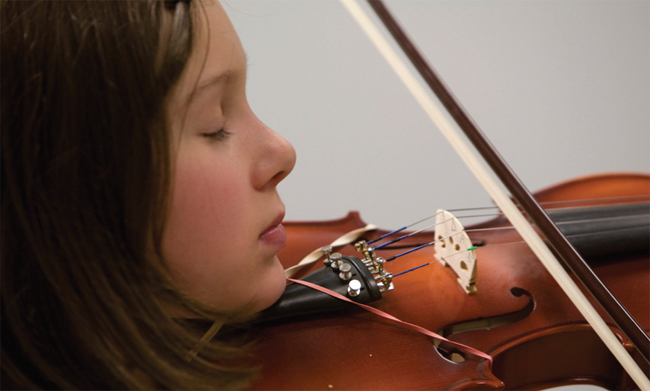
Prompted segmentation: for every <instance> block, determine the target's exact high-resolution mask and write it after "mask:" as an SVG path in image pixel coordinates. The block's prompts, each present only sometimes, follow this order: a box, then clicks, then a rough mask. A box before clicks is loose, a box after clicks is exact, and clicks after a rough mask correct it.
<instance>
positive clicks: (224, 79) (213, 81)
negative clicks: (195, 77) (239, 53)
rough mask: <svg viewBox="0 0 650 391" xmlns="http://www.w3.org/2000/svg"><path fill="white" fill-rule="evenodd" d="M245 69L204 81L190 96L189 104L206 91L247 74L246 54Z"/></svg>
mask: <svg viewBox="0 0 650 391" xmlns="http://www.w3.org/2000/svg"><path fill="white" fill-rule="evenodd" d="M244 59H245V62H244V69H243V70H239V69H238V70H226V71H224V72H223V73H220V74H218V75H216V76H214V77H211V78H209V79H208V80H206V81H204V82H203V83H201V84H200V85H198V86H197V87H196V88H194V91H192V93H191V94H190V96H189V97H188V98H187V104H190V103H192V100H194V98H196V97H197V96H198V95H201V94H202V93H203V92H204V91H205V90H207V89H210V88H211V87H213V86H216V85H219V84H221V83H227V82H229V81H230V80H233V79H236V78H238V77H241V75H242V74H245V73H246V70H247V69H248V55H246V53H244Z"/></svg>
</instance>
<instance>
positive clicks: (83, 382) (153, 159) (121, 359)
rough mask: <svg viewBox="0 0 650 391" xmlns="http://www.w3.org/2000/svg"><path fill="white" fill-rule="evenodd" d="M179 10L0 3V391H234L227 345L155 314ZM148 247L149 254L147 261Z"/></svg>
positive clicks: (184, 38) (180, 301)
mask: <svg viewBox="0 0 650 391" xmlns="http://www.w3.org/2000/svg"><path fill="white" fill-rule="evenodd" d="M197 5H198V4H191V3H190V2H188V1H181V2H174V1H171V2H170V1H164V2H163V1H153V0H149V1H141V0H134V1H132V0H122V1H95V0H85V1H82V0H78V1H53V0H44V1H22V0H18V1H6V0H3V1H2V3H0V14H1V23H2V24H1V29H2V32H1V34H2V37H1V43H0V45H1V46H0V47H1V48H2V49H1V50H2V52H1V59H0V60H1V62H0V71H1V78H2V79H1V81H2V82H1V91H2V96H1V99H2V106H1V119H0V120H1V126H2V136H1V137H2V138H1V152H2V182H1V186H2V199H1V202H2V226H1V235H2V236H1V240H2V249H1V257H2V260H1V262H2V264H1V266H2V276H1V278H2V280H1V281H2V282H1V284H2V286H1V289H2V383H3V384H2V386H3V387H2V388H3V389H6V388H8V387H10V388H14V387H19V388H65V389H72V388H82V389H94V388H102V389H107V388H113V389H118V388H119V389H124V388H173V389H180V388H192V389H198V388H233V387H241V386H242V385H243V384H245V381H246V379H248V378H249V377H250V374H251V371H250V370H248V369H246V368H245V367H239V366H236V365H234V364H229V363H230V362H232V359H233V358H236V359H241V356H242V353H241V352H242V349H241V348H240V347H238V346H227V345H224V344H223V343H219V342H214V343H212V344H209V345H208V346H206V347H205V348H204V349H203V350H202V352H201V354H200V355H199V356H197V357H196V358H195V359H193V360H191V361H190V362H188V361H187V360H186V358H187V352H188V351H189V350H190V349H191V348H192V346H193V345H194V344H195V343H196V342H197V340H198V339H199V338H200V336H201V335H202V332H203V331H204V330H202V329H201V328H200V327H196V326H195V325H194V324H193V323H191V322H183V321H178V320H174V319H172V318H171V317H170V315H169V313H170V311H169V309H170V308H177V309H178V308H182V309H184V310H186V311H189V312H193V313H195V314H198V315H200V316H202V317H204V318H209V317H210V316H212V317H214V316H215V315H214V314H211V313H210V312H209V311H208V310H206V309H204V308H201V306H200V305H199V304H197V303H194V302H192V301H191V300H189V299H187V298H185V297H184V296H183V295H182V294H181V293H179V292H178V291H177V290H176V289H175V288H174V287H173V285H172V284H171V283H170V282H169V281H170V280H169V278H168V276H167V274H166V268H165V265H164V262H163V261H162V256H161V250H160V249H161V237H162V231H163V228H164V223H165V211H166V205H167V198H168V193H169V187H170V186H169V182H170V175H171V174H170V156H169V155H170V152H169V139H170V135H169V129H168V124H167V118H166V113H165V99H166V96H167V95H168V93H169V91H170V89H171V88H172V87H173V86H174V84H175V83H176V82H177V80H178V78H179V76H180V74H181V72H182V70H183V67H184V66H185V63H186V61H187V59H188V57H189V54H190V52H191V50H192V37H193V31H192V29H193V23H192V20H193V16H196V15H197V12H196V11H193V10H192V8H196V6H197ZM152 250H153V251H152Z"/></svg>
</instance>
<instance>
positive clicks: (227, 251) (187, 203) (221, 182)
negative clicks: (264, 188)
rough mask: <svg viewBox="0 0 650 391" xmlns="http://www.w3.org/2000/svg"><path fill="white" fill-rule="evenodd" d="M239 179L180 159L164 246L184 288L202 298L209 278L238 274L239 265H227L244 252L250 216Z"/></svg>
mask: <svg viewBox="0 0 650 391" xmlns="http://www.w3.org/2000/svg"><path fill="white" fill-rule="evenodd" d="M210 167H212V168H210ZM241 177H242V176H241V175H239V173H238V172H237V171H236V170H235V169H234V168H233V167H223V166H222V167H220V168H219V169H216V168H214V165H208V164H202V162H200V161H196V160H189V161H185V162H183V161H180V159H179V162H178V163H177V167H176V172H175V178H174V185H173V193H172V199H171V208H170V212H169V216H168V219H167V225H166V229H165V234H164V238H163V246H164V252H165V257H166V258H167V261H168V263H169V265H170V267H171V269H172V271H173V272H174V273H175V275H176V276H177V282H178V283H179V285H180V287H181V288H183V289H185V290H189V291H192V292H194V293H199V295H201V294H200V292H198V290H200V289H202V288H201V287H202V286H207V285H209V284H210V283H211V281H212V280H211V277H210V276H215V275H221V276H228V275H233V274H235V273H236V265H234V264H232V263H231V262H224V260H226V259H232V258H233V252H234V251H235V250H236V249H237V248H239V247H242V246H246V244H245V243H240V242H242V241H244V240H245V239H243V238H245V236H244V235H239V234H238V233H240V232H241V230H242V227H241V226H240V224H242V221H245V216H244V213H245V211H246V208H245V202H246V194H245V191H244V189H245V188H244V187H243V186H242V182H241V180H239V181H238V178H241ZM203 280H206V281H203ZM188 288H189V289H188Z"/></svg>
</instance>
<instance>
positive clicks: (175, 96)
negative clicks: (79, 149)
mask: <svg viewBox="0 0 650 391" xmlns="http://www.w3.org/2000/svg"><path fill="white" fill-rule="evenodd" d="M192 6H199V7H200V8H202V9H203V10H202V11H201V12H199V17H198V18H197V20H196V23H195V26H196V28H195V33H196V39H195V46H194V51H193V53H192V55H191V56H190V59H189V62H188V63H187V66H186V69H185V70H184V71H183V74H182V76H181V79H180V81H179V83H178V85H177V86H176V87H175V89H174V91H173V92H172V94H171V97H170V100H169V107H168V108H169V115H170V121H171V126H172V137H173V142H172V144H173V148H172V161H173V162H174V165H173V169H172V172H173V176H172V178H173V182H172V183H173V185H172V194H171V210H170V213H169V218H168V221H167V228H166V230H165V232H164V236H163V252H164V255H165V257H166V259H167V262H168V263H169V265H170V267H171V269H172V272H173V275H174V279H175V283H176V284H177V286H178V287H179V288H181V289H183V290H184V291H186V292H187V293H189V294H190V295H191V296H192V297H194V298H196V299H199V300H201V301H202V302H204V303H206V304H210V305H212V306H214V307H216V308H217V309H220V310H225V311H238V310H242V309H244V310H246V311H251V312H253V311H259V310H262V309H264V308H266V307H268V306H270V305H271V304H273V303H274V302H275V301H276V300H277V299H278V298H279V297H280V295H281V294H282V292H283V290H284V286H285V277H284V271H283V268H282V265H281V264H280V262H279V261H278V258H277V256H276V255H277V253H278V252H279V251H280V250H281V249H282V248H283V247H284V245H285V244H286V233H285V231H284V228H283V227H282V225H281V224H280V222H281V221H282V219H283V217H284V205H283V203H282V201H281V200H280V196H279V195H278V192H277V190H276V186H277V185H278V183H279V182H280V181H282V179H284V178H285V177H286V176H287V175H288V174H289V172H291V170H292V169H293V166H294V164H295V160H296V155H295V151H294V149H293V147H292V146H291V144H289V142H288V141H287V140H285V139H284V138H282V137H281V136H280V135H278V134H277V133H275V132H274V131H273V130H271V129H269V128H268V127H267V126H266V125H264V124H263V123H262V122H261V121H260V120H259V119H258V118H257V117H256V116H255V114H254V113H253V112H252V111H251V108H250V107H249V106H248V102H247V100H246V58H245V54H244V50H243V48H242V46H241V43H240V42H239V38H238V37H237V34H236V33H235V30H234V28H233V26H232V24H231V23H230V20H229V19H228V17H227V15H226V13H225V12H224V10H223V9H222V8H221V5H220V4H219V3H218V2H217V1H205V2H202V3H198V2H197V3H194V4H192Z"/></svg>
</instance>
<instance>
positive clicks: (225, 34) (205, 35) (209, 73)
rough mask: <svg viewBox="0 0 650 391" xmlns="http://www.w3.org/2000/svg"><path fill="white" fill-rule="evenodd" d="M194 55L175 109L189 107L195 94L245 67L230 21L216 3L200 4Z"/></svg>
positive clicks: (206, 0) (196, 11)
mask: <svg viewBox="0 0 650 391" xmlns="http://www.w3.org/2000/svg"><path fill="white" fill-rule="evenodd" d="M192 5H193V6H196V7H195V9H194V44H193V49H192V53H191V55H190V57H189V59H188V62H187V64H186V65H185V69H184V70H183V73H182V74H181V77H180V79H179V82H178V84H177V86H176V88H175V91H174V92H173V94H172V106H176V107H179V105H182V103H183V102H185V103H187V102H188V101H189V99H190V98H191V97H192V95H193V94H194V93H195V92H198V91H201V90H202V89H205V88H209V87H210V85H213V84H214V82H215V81H219V80H223V79H226V78H227V77H228V75H232V74H238V73H241V72H243V71H244V69H245V67H246V58H245V54H244V50H243V48H242V46H241V43H240V41H239V37H238V36H237V33H236V32H235V29H234V27H233V26H232V23H231V22H230V19H229V18H228V16H227V14H226V12H225V11H224V10H223V8H222V6H221V4H220V3H219V2H218V1H215V0H204V1H200V2H199V1H197V2H194V3H193V4H192Z"/></svg>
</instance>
